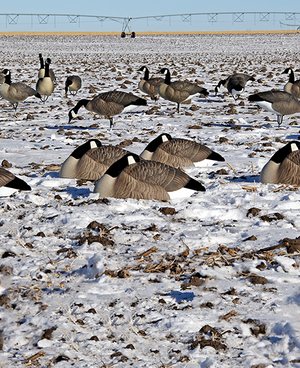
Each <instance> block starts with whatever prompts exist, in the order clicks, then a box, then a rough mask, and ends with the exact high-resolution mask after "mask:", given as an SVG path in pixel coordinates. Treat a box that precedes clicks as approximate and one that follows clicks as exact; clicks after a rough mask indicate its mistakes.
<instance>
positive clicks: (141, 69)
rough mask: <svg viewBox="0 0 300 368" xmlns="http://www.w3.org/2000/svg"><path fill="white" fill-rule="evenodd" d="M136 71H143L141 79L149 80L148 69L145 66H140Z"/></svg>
mask: <svg viewBox="0 0 300 368" xmlns="http://www.w3.org/2000/svg"><path fill="white" fill-rule="evenodd" d="M138 72H144V78H143V79H145V80H149V69H148V68H147V67H146V66H142V67H141V68H140V69H138Z"/></svg>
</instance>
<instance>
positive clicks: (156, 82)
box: [138, 66, 164, 100]
mask: <svg viewBox="0 0 300 368" xmlns="http://www.w3.org/2000/svg"><path fill="white" fill-rule="evenodd" d="M138 71H139V72H144V77H143V79H142V80H141V81H140V82H139V89H140V90H141V91H142V92H144V93H146V94H147V95H149V96H150V97H151V99H152V100H157V99H158V88H159V86H160V85H161V84H162V83H163V82H164V78H160V77H158V78H149V70H148V68H147V67H146V66H142V67H141V68H140V69H139V70H138Z"/></svg>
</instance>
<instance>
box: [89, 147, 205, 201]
mask: <svg viewBox="0 0 300 368" xmlns="http://www.w3.org/2000/svg"><path fill="white" fill-rule="evenodd" d="M182 188H185V189H187V190H188V191H189V192H190V194H192V193H194V192H195V191H205V188H204V187H203V185H202V184H201V183H199V182H198V181H197V180H195V179H193V178H191V177H190V176H189V175H187V174H186V173H184V172H183V171H181V170H179V169H176V168H175V167H172V166H169V165H165V164H163V163H161V162H157V161H146V160H143V159H141V158H140V157H139V156H137V155H135V154H132V153H129V154H127V155H125V156H124V157H122V158H121V159H120V160H118V161H116V162H115V163H114V164H112V165H111V166H110V168H109V169H108V170H107V171H106V173H105V174H104V175H103V176H102V178H101V179H99V180H98V181H97V182H96V185H95V188H94V192H95V193H100V196H101V197H115V198H134V199H156V200H160V201H163V200H169V199H170V195H169V192H175V191H178V190H180V189H182Z"/></svg>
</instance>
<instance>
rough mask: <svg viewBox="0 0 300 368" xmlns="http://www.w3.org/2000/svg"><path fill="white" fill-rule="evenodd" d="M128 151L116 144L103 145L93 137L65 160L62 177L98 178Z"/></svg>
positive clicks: (61, 172)
mask: <svg viewBox="0 0 300 368" xmlns="http://www.w3.org/2000/svg"><path fill="white" fill-rule="evenodd" d="M127 153H128V151H126V150H124V149H122V148H119V147H114V146H103V145H102V144H101V142H100V141H99V140H98V139H91V140H89V141H87V142H86V143H84V144H82V145H81V146H79V147H77V148H76V149H75V150H74V151H73V152H72V154H71V155H70V156H69V157H68V158H67V159H66V160H65V161H64V163H63V164H62V167H61V169H60V172H59V176H60V177H61V178H69V179H74V178H76V179H85V180H98V179H100V178H101V176H102V175H103V174H104V173H105V172H106V171H107V169H108V168H109V167H110V166H111V165H112V164H113V163H114V162H115V161H117V160H119V159H120V158H122V157H123V156H125V155H126V154H127Z"/></svg>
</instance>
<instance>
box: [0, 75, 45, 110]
mask: <svg viewBox="0 0 300 368" xmlns="http://www.w3.org/2000/svg"><path fill="white" fill-rule="evenodd" d="M2 73H3V75H4V77H5V81H4V83H2V84H0V96H1V97H2V98H4V99H5V100H7V101H9V102H10V103H11V104H12V105H13V108H14V109H15V112H16V110H17V107H18V105H19V103H20V102H23V101H25V100H26V99H27V98H28V97H31V96H34V97H37V98H39V99H41V98H42V97H41V95H40V94H39V93H38V92H37V91H36V90H35V89H33V88H31V87H29V86H27V85H26V84H24V83H21V82H16V83H12V82H11V73H10V71H9V70H8V69H4V70H3V72H2Z"/></svg>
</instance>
